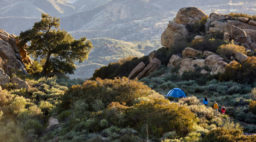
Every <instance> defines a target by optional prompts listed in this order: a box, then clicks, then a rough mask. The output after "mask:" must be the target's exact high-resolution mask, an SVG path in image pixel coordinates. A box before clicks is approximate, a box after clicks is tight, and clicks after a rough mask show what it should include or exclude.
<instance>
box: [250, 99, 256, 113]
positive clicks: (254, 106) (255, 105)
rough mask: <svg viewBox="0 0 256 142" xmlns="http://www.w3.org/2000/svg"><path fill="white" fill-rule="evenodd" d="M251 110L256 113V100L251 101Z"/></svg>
mask: <svg viewBox="0 0 256 142" xmlns="http://www.w3.org/2000/svg"><path fill="white" fill-rule="evenodd" d="M249 108H250V111H252V112H253V113H254V114H256V101H251V102H250V105H249Z"/></svg>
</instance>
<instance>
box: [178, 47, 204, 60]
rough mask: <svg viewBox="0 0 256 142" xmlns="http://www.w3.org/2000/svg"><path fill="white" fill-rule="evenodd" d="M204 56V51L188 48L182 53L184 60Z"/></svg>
mask: <svg viewBox="0 0 256 142" xmlns="http://www.w3.org/2000/svg"><path fill="white" fill-rule="evenodd" d="M200 55H202V51H199V50H196V49H193V48H191V47H187V48H185V49H184V50H183V51H182V57H183V58H195V57H198V56H200Z"/></svg>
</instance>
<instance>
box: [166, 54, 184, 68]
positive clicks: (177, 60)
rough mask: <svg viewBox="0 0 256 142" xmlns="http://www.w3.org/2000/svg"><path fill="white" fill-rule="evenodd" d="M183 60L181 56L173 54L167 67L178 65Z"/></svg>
mask: <svg viewBox="0 0 256 142" xmlns="http://www.w3.org/2000/svg"><path fill="white" fill-rule="evenodd" d="M181 60H182V58H181V57H180V56H178V55H172V57H171V58H170V59H169V63H168V65H167V67H171V68H174V67H177V66H178V65H179V64H180V62H181Z"/></svg>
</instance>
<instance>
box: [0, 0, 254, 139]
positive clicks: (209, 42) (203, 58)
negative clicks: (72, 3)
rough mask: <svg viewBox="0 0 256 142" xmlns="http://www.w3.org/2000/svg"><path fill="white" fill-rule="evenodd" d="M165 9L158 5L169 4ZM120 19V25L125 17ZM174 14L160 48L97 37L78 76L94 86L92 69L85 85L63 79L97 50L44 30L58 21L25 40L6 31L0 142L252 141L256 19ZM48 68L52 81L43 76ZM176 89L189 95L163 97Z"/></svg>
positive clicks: (189, 11) (1, 40) (0, 68)
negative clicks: (2, 141)
mask: <svg viewBox="0 0 256 142" xmlns="http://www.w3.org/2000/svg"><path fill="white" fill-rule="evenodd" d="M131 1H133V0H131ZM4 2H6V3H8V1H4ZM60 2H61V1H60ZM111 2H116V3H115V4H120V3H121V4H124V3H125V2H127V3H129V1H126V0H123V1H121V2H120V1H117V0H112V1H109V3H111ZM118 2H120V3H118ZM133 2H137V3H138V4H140V6H143V4H145V3H147V2H152V3H153V1H150V0H149V1H148V0H143V1H142V0H141V1H133ZM154 2H155V1H154ZM161 2H167V0H166V1H165V0H164V1H161ZM161 2H159V1H158V2H156V3H159V4H165V5H164V6H166V5H167V4H166V3H161ZM179 2H182V1H179ZM179 2H178V1H177V3H176V4H179ZM193 2H200V0H198V1H196V0H195V1H193ZM211 2H213V1H211ZM127 3H126V4H127ZM92 4H94V3H92ZM98 4H99V3H98ZM201 4H209V2H208V1H205V3H201ZM238 4H239V3H238ZM106 5H108V3H106V4H105V5H100V4H99V5H98V6H99V7H98V6H96V7H98V8H99V9H101V8H102V6H106ZM127 5H128V4H127ZM81 6H82V3H81ZM147 6H149V5H147ZM147 6H146V7H145V10H148V11H150V10H149V9H147V8H153V7H151V6H152V5H151V6H149V7H147ZM121 7H122V6H121ZM110 8H113V7H111V6H110ZM123 8H124V7H123ZM129 8H131V7H129V6H127V7H125V8H124V10H127V9H128V10H127V11H130V10H131V9H130V10H129ZM117 9H118V8H117ZM135 9H138V7H136V5H135V6H134V7H133V6H132V10H135ZM110 10H111V9H110ZM113 10H114V9H113ZM119 10H120V9H119ZM121 10H122V9H121ZM89 11H91V10H89ZM99 11H100V10H99ZM152 11H154V10H152ZM133 12H134V11H131V13H129V14H128V15H126V14H124V16H128V17H129V16H131V15H132V14H134V13H133ZM115 13H117V11H115ZM115 13H114V17H113V18H116V17H115V16H117V17H118V18H117V19H119V18H122V17H119V16H118V15H115ZM121 13H122V12H121ZM124 13H125V12H124ZM130 14H131V15H130ZM144 14H145V13H144ZM146 14H148V13H146ZM173 14H174V13H173ZM174 15H176V16H175V18H174V19H173V20H171V21H169V23H168V22H166V23H165V25H166V26H165V27H164V28H165V29H164V30H163V31H162V32H161V38H159V39H158V41H152V40H149V41H137V42H127V41H122V40H114V39H111V38H92V40H91V41H92V42H93V44H94V49H93V50H92V51H91V54H90V55H89V60H88V61H87V62H85V63H83V64H82V65H81V66H80V67H78V70H77V73H76V74H77V76H79V77H81V78H82V77H83V78H88V77H90V75H91V73H92V70H90V69H92V68H98V67H100V68H98V69H97V70H96V71H95V72H94V73H93V77H92V78H90V79H86V80H84V81H82V80H80V79H70V78H69V77H67V76H66V74H65V73H67V72H70V71H72V70H73V69H75V68H73V67H74V61H79V60H80V61H81V60H83V59H85V58H86V57H87V56H85V55H87V54H88V53H89V51H90V49H91V47H92V44H91V42H90V41H88V40H86V39H81V40H80V41H79V40H75V39H74V38H72V37H71V36H70V35H69V34H68V33H67V32H65V31H58V32H56V30H55V29H49V30H45V31H43V30H44V29H46V28H48V27H49V25H48V24H50V25H51V24H52V23H51V22H52V21H53V22H54V24H56V23H57V24H56V25H58V22H56V21H54V20H55V19H54V18H53V19H52V18H51V17H50V16H49V17H48V16H47V15H44V16H43V17H42V21H41V22H39V23H40V24H38V23H37V25H36V26H35V28H33V30H31V31H28V32H25V33H22V34H21V36H20V37H19V38H17V37H16V36H15V35H13V34H9V33H7V32H5V31H3V30H0V127H1V129H0V141H1V140H4V141H5V142H81V141H85V142H145V141H147V142H255V141H256V135H255V133H256V72H255V71H256V38H255V37H256V16H255V15H248V14H242V13H229V14H220V13H210V14H209V15H207V14H206V13H205V12H204V11H202V10H200V9H199V8H196V7H184V8H181V9H179V10H177V11H176V12H175V14H174ZM80 16H84V15H83V14H82V15H80ZM111 16H113V15H111ZM136 16H138V17H139V16H141V15H140V14H138V15H135V16H134V17H136ZM89 17H90V15H89ZM138 17H137V18H138ZM76 18H77V17H75V16H74V19H76ZM80 18H81V17H80ZM90 18H92V17H90ZM171 19H172V18H171ZM80 20H81V19H80ZM45 21H47V22H48V24H47V23H44V22H45ZM124 21H125V20H124ZM42 23H43V24H42ZM142 23H143V22H142ZM42 25H43V26H42ZM45 25H46V26H45ZM44 26H45V27H44ZM37 28H43V30H38V29H37ZM140 30H141V29H140ZM44 32H46V33H49V34H50V35H51V36H47V34H46V35H45V34H43V33H44ZM56 33H58V34H56ZM34 34H35V35H36V36H34ZM55 34H56V35H55ZM42 35H43V36H42ZM49 37H50V38H49ZM31 38H32V39H34V40H33V41H31ZM58 38H59V40H58ZM121 38H124V37H121ZM47 39H50V40H47ZM24 40H25V41H24ZM29 41H30V42H29ZM23 42H25V43H23ZM159 42H161V44H162V47H161V48H159V47H158V46H157V45H159ZM26 43H28V44H26ZM30 43H31V45H29V44H30ZM45 43H49V45H48V46H46V44H45ZM33 46H34V47H33ZM28 47H29V48H30V49H29V48H28ZM35 47H36V49H34V48H35ZM38 47H39V49H38ZM42 48H45V49H44V50H42ZM49 48H53V49H49ZM83 48H84V50H81V49H83ZM29 50H32V52H31V51H30V52H29ZM51 50H52V52H50V51H51ZM152 50H153V51H152ZM35 52H37V53H35ZM43 52H47V53H48V54H47V56H45V55H46V54H42V53H43ZM29 53H32V54H29ZM49 53H52V54H53V55H52V56H51V54H49ZM33 55H34V56H33ZM30 56H31V57H35V56H40V57H39V58H41V61H42V62H40V61H39V62H40V63H39V62H36V61H33V58H30ZM129 56H136V57H129ZM67 57H68V58H67ZM73 57H74V58H73ZM80 57H81V58H80ZM124 57H127V58H124ZM119 59H120V60H119ZM47 61H48V62H47ZM109 62H111V63H109ZM47 63H50V66H46V65H47ZM108 63H109V64H108ZM42 64H44V66H42ZM104 64H108V65H105V66H104ZM48 65H49V64H48ZM70 66H71V67H72V68H71V69H70V68H69V67H70ZM47 67H48V69H47V70H49V74H47V73H46V72H44V71H43V70H44V69H45V68H47ZM66 69H68V70H66ZM84 70H87V71H86V72H85V71H84ZM45 73H46V74H45ZM76 74H75V75H76ZM77 76H75V77H77ZM173 88H181V89H182V90H183V91H184V92H185V95H186V97H184V98H177V97H173V96H172V97H168V96H165V95H166V94H167V92H169V91H170V90H171V89H173ZM205 97H207V98H208V99H207V100H208V102H209V103H208V104H204V103H203V99H204V98H205ZM215 102H216V103H218V108H217V109H216V108H214V107H213V106H216V103H215ZM214 104H215V105H214ZM223 107H225V108H226V112H223V113H221V108H223Z"/></svg>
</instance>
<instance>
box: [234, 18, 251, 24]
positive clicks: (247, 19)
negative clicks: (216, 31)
mask: <svg viewBox="0 0 256 142" xmlns="http://www.w3.org/2000/svg"><path fill="white" fill-rule="evenodd" d="M237 20H239V21H240V22H244V23H248V22H249V20H250V19H249V18H247V17H237Z"/></svg>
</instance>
